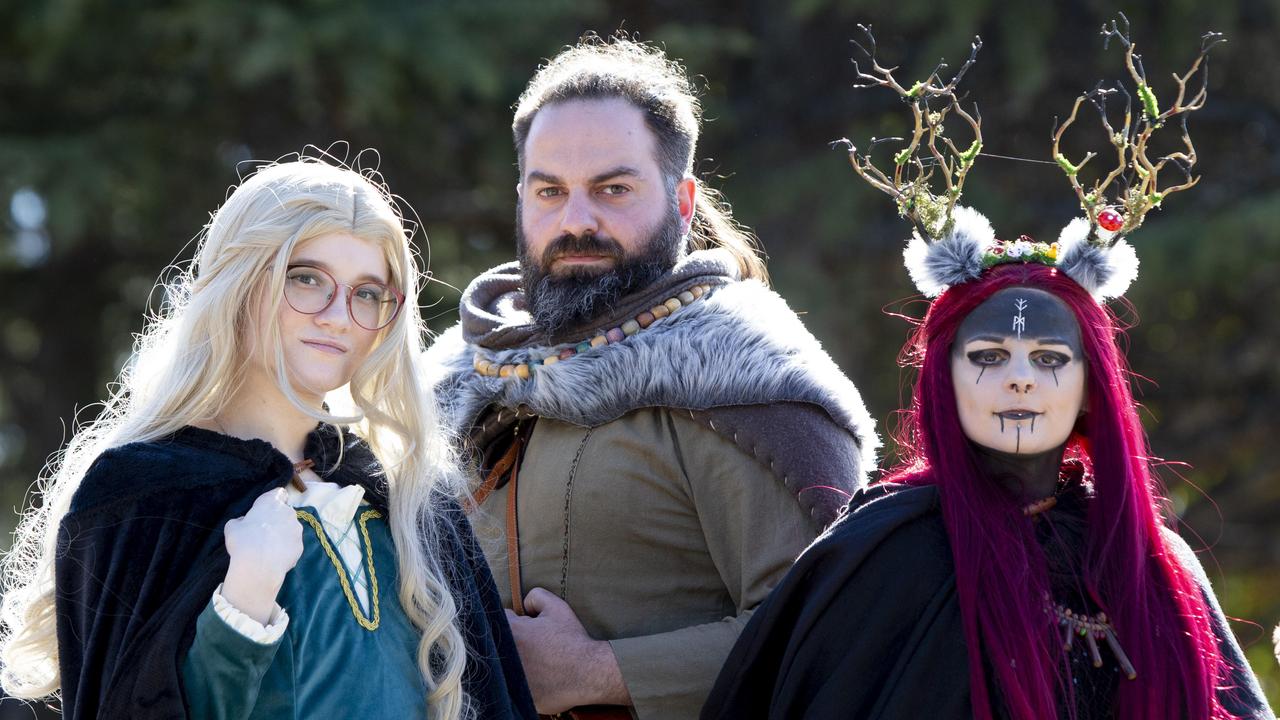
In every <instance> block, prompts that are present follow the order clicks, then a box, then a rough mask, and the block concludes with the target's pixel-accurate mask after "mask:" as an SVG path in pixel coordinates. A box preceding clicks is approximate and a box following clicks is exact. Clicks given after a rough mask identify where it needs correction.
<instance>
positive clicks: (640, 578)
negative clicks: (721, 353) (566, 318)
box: [472, 408, 819, 720]
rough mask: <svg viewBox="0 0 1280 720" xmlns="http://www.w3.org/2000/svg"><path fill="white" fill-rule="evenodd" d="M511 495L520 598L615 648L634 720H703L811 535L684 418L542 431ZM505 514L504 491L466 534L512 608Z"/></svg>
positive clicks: (716, 438)
mask: <svg viewBox="0 0 1280 720" xmlns="http://www.w3.org/2000/svg"><path fill="white" fill-rule="evenodd" d="M526 422H527V421H526ZM518 488H519V489H518V493H517V511H518V525H519V538H520V560H521V575H522V584H523V589H524V592H525V593H528V592H529V590H531V589H533V588H535V587H542V588H545V589H547V590H550V591H552V592H554V593H557V594H558V595H560V597H562V598H564V599H565V601H566V602H568V603H569V605H570V607H572V608H573V609H574V611H575V612H576V613H577V615H578V618H579V619H580V620H581V621H582V623H583V625H584V626H585V627H586V629H587V632H588V633H590V634H591V636H592V637H594V638H596V639H605V640H609V641H610V643H611V645H612V646H613V651H614V654H615V655H616V656H617V658H618V664H619V665H620V666H621V669H622V675H623V679H624V680H625V682H626V685H627V689H628V690H629V691H630V693H631V698H632V700H633V702H634V703H635V715H636V716H637V717H638V718H641V720H658V719H661V720H680V719H681V718H696V717H697V715H698V712H699V710H700V708H701V707H702V703H703V701H704V700H705V699H706V696H707V694H708V693H709V692H710V690H711V685H712V683H713V682H714V681H715V678H716V674H717V673H718V672H719V670H720V666H721V664H723V662H724V660H725V658H726V656H727V655H728V653H729V650H730V648H731V647H732V645H733V643H734V641H735V639H736V638H737V636H738V633H739V632H740V631H741V629H742V627H743V625H745V624H746V621H747V619H748V617H749V616H750V613H751V611H752V609H753V608H755V607H756V605H758V604H759V603H760V602H761V601H762V600H763V599H764V597H765V595H767V594H768V592H769V590H770V589H771V588H772V587H773V586H774V585H775V584H776V583H777V582H778V581H779V580H780V579H781V578H782V575H783V574H784V573H785V572H786V570H787V568H788V567H790V565H791V563H792V561H793V560H794V559H795V558H796V556H797V555H799V554H800V552H801V551H802V550H803V549H804V548H805V546H807V545H808V544H809V542H810V541H812V540H813V538H814V537H815V535H816V534H817V532H818V530H819V528H818V527H816V526H815V525H814V523H813V522H812V521H811V520H810V519H809V517H808V516H807V515H806V513H805V512H804V511H803V510H802V509H801V507H800V504H799V503H798V502H797V500H796V498H795V497H794V496H793V495H792V494H791V493H790V492H789V491H788V490H787V489H786V488H785V487H783V486H782V484H781V483H780V482H779V481H778V480H777V479H776V478H775V477H774V476H773V475H772V474H771V473H770V472H769V469H768V468H766V467H764V466H763V465H762V464H761V463H760V462H758V461H757V460H755V459H754V458H752V457H750V456H748V455H746V454H745V453H744V452H743V451H742V450H740V449H739V448H738V447H737V446H735V445H734V444H733V443H731V442H730V441H729V440H727V439H725V438H723V437H721V436H720V435H718V434H717V433H716V432H714V431H712V430H710V429H708V428H706V427H704V426H703V425H701V424H699V423H697V422H695V421H694V420H693V419H692V418H691V417H690V415H689V413H688V412H687V411H679V410H668V409H654V408H649V409H641V410H636V411H633V412H631V413H628V414H627V415H624V416H623V417H621V418H619V419H618V420H615V421H613V422H610V423H606V424H604V425H601V426H598V427H595V428H584V427H580V426H577V425H572V424H568V423H564V422H559V421H556V420H551V419H547V418H542V419H539V420H538V421H537V424H536V425H535V426H534V431H533V434H532V436H531V437H530V441H529V445H528V448H527V450H526V451H525V456H524V462H523V464H522V466H521V468H520V473H519V480H518ZM506 507H507V491H506V488H502V489H499V490H498V491H496V492H494V493H493V494H492V495H491V496H490V497H489V498H488V500H486V501H485V503H484V505H483V506H482V507H481V508H480V509H479V510H477V511H476V512H475V514H474V516H473V518H472V520H473V523H474V526H475V529H476V534H477V536H478V537H479V538H480V542H481V544H482V546H483V547H484V548H485V554H486V555H487V557H488V560H489V563H490V567H491V568H492V569H493V575H494V578H495V579H496V580H497V582H498V586H499V589H500V591H501V593H502V596H503V602H504V604H506V605H507V606H508V607H510V604H511V590H510V587H509V583H508V580H507V578H508V563H507V550H506V540H505V528H506V521H505V511H506Z"/></svg>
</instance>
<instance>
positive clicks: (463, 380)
mask: <svg viewBox="0 0 1280 720" xmlns="http://www.w3.org/2000/svg"><path fill="white" fill-rule="evenodd" d="M724 280H725V284H722V285H720V286H719V287H716V288H715V289H713V290H712V291H711V292H709V293H708V294H706V295H705V296H703V297H702V298H701V299H699V300H697V301H695V302H694V303H693V304H691V305H689V306H688V307H685V308H682V309H680V310H679V311H678V312H676V313H675V314H673V315H671V316H670V317H667V318H664V319H662V320H659V321H657V322H655V323H653V324H652V325H650V326H649V327H648V328H647V329H645V330H642V331H640V332H639V333H637V334H635V335H632V336H631V337H628V338H627V339H626V340H624V341H622V342H620V343H617V344H610V345H604V346H601V347H597V348H592V349H590V350H588V351H586V352H584V353H582V354H581V355H578V356H576V357H573V358H571V359H570V360H567V361H564V362H560V363H556V364H555V365H553V366H550V367H539V368H536V369H535V371H534V376H533V377H532V378H531V379H529V380H519V379H516V378H496V377H485V376H482V375H480V374H478V373H476V372H475V371H474V369H473V362H474V357H475V353H476V352H477V351H479V352H481V353H482V354H483V355H484V357H485V358H486V359H488V360H489V361H490V362H496V363H500V364H520V363H524V362H527V361H528V360H529V359H530V358H540V357H543V356H545V355H548V354H550V353H551V351H552V349H553V347H552V346H547V345H538V344H532V345H526V346H523V347H511V348H507V349H500V350H493V349H485V348H477V346H475V345H469V344H468V343H467V342H466V341H465V339H464V337H463V331H462V327H461V326H455V327H453V328H451V329H450V330H448V331H446V332H445V333H444V334H442V335H441V336H440V337H439V338H438V339H437V340H436V341H435V343H434V344H433V345H432V347H431V349H430V350H429V351H428V352H427V354H426V356H425V358H424V359H425V365H424V373H426V375H427V377H428V380H429V382H430V384H431V385H432V386H433V387H434V389H435V392H436V395H437V397H438V398H439V400H440V402H441V405H442V412H443V418H442V419H443V421H444V422H445V423H446V424H447V425H448V426H449V427H450V428H451V429H452V430H453V431H454V432H456V433H459V434H463V433H466V432H467V431H468V430H469V429H470V428H471V427H472V426H473V425H474V424H475V422H476V420H477V419H478V417H479V416H480V414H481V413H482V412H483V411H484V410H485V408H486V407H488V406H489V405H491V404H496V405H499V406H502V407H505V408H508V409H516V408H518V407H520V406H524V407H526V408H528V409H529V410H531V411H533V412H534V413H535V414H537V415H539V416H542V417H550V418H555V419H557V420H562V421H564V422H569V423H573V424H576V425H582V426H585V427H594V426H598V425H601V424H604V423H607V422H610V421H612V420H615V419H617V418H619V417H621V416H622V415H625V414H626V413H628V412H630V411H632V410H636V409H639V408H645V407H667V408H674V409H682V410H707V409H711V408H716V407H724V406H736V405H755V404H762V403H775V402H804V403H810V404H812V405H816V406H818V407H821V408H823V409H824V410H825V411H826V412H827V414H828V415H830V416H831V418H832V419H833V420H834V421H835V422H836V423H837V424H838V425H839V426H841V427H843V428H844V429H845V430H846V431H848V432H849V433H850V434H851V435H853V436H854V438H855V439H856V441H857V443H858V447H859V449H860V451H861V454H862V466H863V467H875V451H876V448H877V447H878V446H879V444H880V443H879V439H878V438H877V437H876V434H875V430H874V423H873V421H872V419H871V415H870V414H869V413H868V412H867V409H866V407H865V406H864V405H863V403H862V398H861V396H860V395H859V394H858V390H857V388H855V387H854V385H853V383H852V382H851V381H850V380H849V379H848V378H847V377H845V375H844V373H843V372H841V370H840V368H839V367H838V366H837V365H836V364H835V362H834V361H833V360H832V359H831V357H830V356H829V355H827V353H826V352H825V351H824V350H823V349H822V346H821V344H820V343H819V342H818V340H817V339H816V338H815V337H813V335H812V334H810V333H809V331H808V330H807V329H806V328H805V327H804V325H803V324H802V323H801V322H800V319H799V318H798V317H797V316H796V314H795V313H794V312H792V311H791V309H790V308H789V307H787V304H786V302H785V301H784V300H783V299H782V298H781V297H780V296H779V295H778V294H777V293H775V292H773V291H772V290H770V289H768V288H766V287H764V286H763V285H762V284H760V283H759V282H755V281H733V280H730V279H728V278H725V279H724ZM476 282H484V276H481V278H477V280H476Z"/></svg>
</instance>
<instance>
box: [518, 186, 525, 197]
mask: <svg viewBox="0 0 1280 720" xmlns="http://www.w3.org/2000/svg"><path fill="white" fill-rule="evenodd" d="M516 197H517V198H523V197H524V183H516Z"/></svg>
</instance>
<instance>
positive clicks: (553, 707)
mask: <svg viewBox="0 0 1280 720" xmlns="http://www.w3.org/2000/svg"><path fill="white" fill-rule="evenodd" d="M524 609H525V612H527V613H529V614H528V615H527V616H520V615H516V614H515V613H513V612H511V611H510V610H508V611H507V621H508V622H510V623H511V634H512V635H514V636H515V639H516V648H517V649H518V650H519V651H520V662H521V664H523V665H524V672H525V676H526V677H528V679H529V689H530V690H532V691H533V704H534V705H535V706H537V708H538V712H539V713H541V714H543V715H554V714H556V713H561V712H564V711H565V710H568V709H569V708H574V707H578V706H579V705H630V704H631V695H630V693H628V692H627V686H626V683H624V682H623V680H622V671H621V670H620V669H619V668H618V659H617V658H615V657H614V656H613V648H611V647H610V646H609V643H608V642H607V641H605V640H593V639H591V636H589V635H587V631H586V628H584V627H582V623H580V622H578V616H577V615H575V614H574V612H573V608H571V607H569V605H568V603H566V602H565V601H564V600H561V599H560V598H559V596H557V595H556V594H555V593H552V592H550V591H547V590H543V589H542V588H534V589H532V590H530V591H529V594H528V595H526V596H525V598H524Z"/></svg>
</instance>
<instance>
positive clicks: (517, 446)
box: [467, 432, 523, 512]
mask: <svg viewBox="0 0 1280 720" xmlns="http://www.w3.org/2000/svg"><path fill="white" fill-rule="evenodd" d="M522 446H523V443H522V442H521V435H520V433H519V432H517V433H516V434H515V438H514V439H513V440H512V441H511V446H510V447H508V448H507V451H506V452H505V453H503V454H502V457H500V458H498V462H496V463H494V464H493V469H491V470H490V471H489V474H488V475H487V476H485V479H484V482H482V483H480V487H478V488H476V491H475V493H474V494H473V495H472V496H471V502H470V504H469V505H468V507H467V511H468V512H470V511H471V510H474V509H476V508H478V507H480V506H481V505H483V504H484V501H485V500H488V499H489V496H490V495H492V494H493V491H494V490H496V489H497V488H498V482H499V481H500V480H502V475H503V473H506V472H508V471H511V472H512V475H513V476H514V474H515V473H514V471H515V466H516V464H517V463H516V461H517V460H519V459H520V450H521V449H522Z"/></svg>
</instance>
